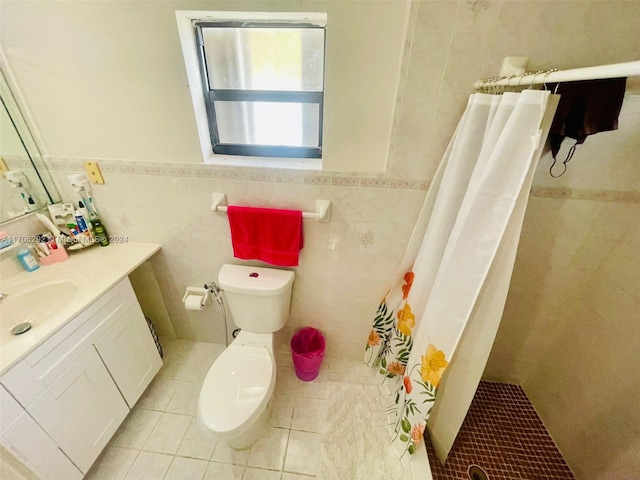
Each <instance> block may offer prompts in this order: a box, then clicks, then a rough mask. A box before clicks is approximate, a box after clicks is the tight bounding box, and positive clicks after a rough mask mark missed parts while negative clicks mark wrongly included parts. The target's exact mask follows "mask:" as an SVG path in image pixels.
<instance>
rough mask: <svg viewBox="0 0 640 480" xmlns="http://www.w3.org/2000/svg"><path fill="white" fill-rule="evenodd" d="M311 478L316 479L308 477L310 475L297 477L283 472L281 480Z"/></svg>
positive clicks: (305, 479) (297, 475) (308, 479)
mask: <svg viewBox="0 0 640 480" xmlns="http://www.w3.org/2000/svg"><path fill="white" fill-rule="evenodd" d="M312 478H316V477H315V476H310V475H299V474H297V473H287V472H284V473H283V474H282V480H310V479H312Z"/></svg>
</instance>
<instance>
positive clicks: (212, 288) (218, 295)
mask: <svg viewBox="0 0 640 480" xmlns="http://www.w3.org/2000/svg"><path fill="white" fill-rule="evenodd" d="M204 288H206V289H207V290H208V291H209V293H211V295H213V296H214V298H215V299H216V302H218V304H219V305H220V309H221V310H222V321H223V322H224V343H225V345H226V346H227V347H228V346H229V330H228V327H227V309H226V308H225V306H224V300H223V299H222V289H221V288H220V287H219V286H218V284H217V283H216V282H211V283H205V284H204ZM238 331H239V329H238V330H234V331H233V334H232V335H233V338H236V336H237V335H238Z"/></svg>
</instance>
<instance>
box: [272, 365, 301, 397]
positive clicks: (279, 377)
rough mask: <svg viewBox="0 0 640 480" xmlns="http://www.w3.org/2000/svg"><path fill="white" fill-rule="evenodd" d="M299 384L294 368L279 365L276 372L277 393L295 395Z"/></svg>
mask: <svg viewBox="0 0 640 480" xmlns="http://www.w3.org/2000/svg"><path fill="white" fill-rule="evenodd" d="M297 385H298V378H297V377H296V374H295V373H294V371H293V368H287V367H278V371H277V373H276V394H281V395H294V394H295V389H296V387H297Z"/></svg>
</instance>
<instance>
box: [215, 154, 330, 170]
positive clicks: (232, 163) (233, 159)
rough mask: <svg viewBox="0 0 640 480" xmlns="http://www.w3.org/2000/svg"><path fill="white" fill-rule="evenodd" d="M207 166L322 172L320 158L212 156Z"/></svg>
mask: <svg viewBox="0 0 640 480" xmlns="http://www.w3.org/2000/svg"><path fill="white" fill-rule="evenodd" d="M204 164H205V165H217V166H223V167H246V168H279V169H285V170H309V171H322V159H320V158H279V157H243V156H241V155H211V156H209V158H207V159H205V161H204Z"/></svg>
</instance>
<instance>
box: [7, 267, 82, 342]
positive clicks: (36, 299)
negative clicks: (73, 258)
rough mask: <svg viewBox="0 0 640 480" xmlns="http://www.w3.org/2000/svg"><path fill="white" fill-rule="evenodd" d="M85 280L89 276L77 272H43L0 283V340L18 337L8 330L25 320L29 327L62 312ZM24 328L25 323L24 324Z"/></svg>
mask: <svg viewBox="0 0 640 480" xmlns="http://www.w3.org/2000/svg"><path fill="white" fill-rule="evenodd" d="M88 282H89V277H88V276H86V275H84V274H81V273H77V272H67V273H65V272H58V273H56V274H48V273H44V272H43V274H42V275H38V276H37V277H35V278H33V279H29V280H25V281H22V282H19V283H15V284H12V285H8V286H2V287H0V292H2V293H4V294H6V297H5V298H4V299H3V300H0V343H6V342H9V341H11V340H12V339H17V338H18V337H17V336H15V335H14V334H12V332H11V330H12V329H13V328H14V327H15V326H16V325H19V324H22V323H28V324H29V325H30V326H31V329H32V330H29V331H26V332H25V333H23V334H22V335H21V336H28V335H29V333H30V332H31V331H33V330H35V329H37V328H38V327H39V326H42V325H43V324H45V323H46V322H47V321H48V320H50V319H52V318H55V317H57V316H58V315H59V314H61V313H64V310H65V308H66V307H67V306H69V304H70V303H71V302H72V301H73V299H74V298H75V297H76V296H77V295H78V294H79V293H80V292H81V290H82V288H83V287H84V286H86V285H87V284H88ZM25 328H27V327H25Z"/></svg>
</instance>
